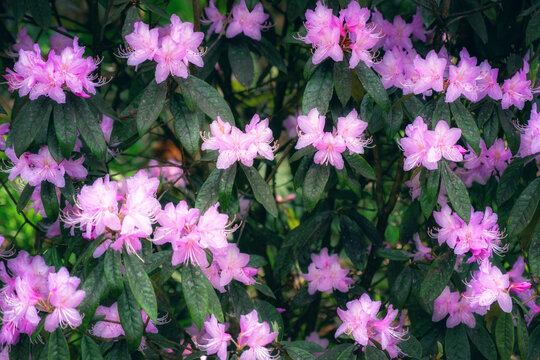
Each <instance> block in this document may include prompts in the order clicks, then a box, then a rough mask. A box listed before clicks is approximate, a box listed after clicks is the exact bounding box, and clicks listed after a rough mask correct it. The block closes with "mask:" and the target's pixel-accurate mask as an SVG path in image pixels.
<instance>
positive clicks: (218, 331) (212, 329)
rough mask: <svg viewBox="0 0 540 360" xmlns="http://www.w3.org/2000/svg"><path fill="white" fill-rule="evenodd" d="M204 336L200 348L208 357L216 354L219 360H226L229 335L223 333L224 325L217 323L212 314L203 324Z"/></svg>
mask: <svg viewBox="0 0 540 360" xmlns="http://www.w3.org/2000/svg"><path fill="white" fill-rule="evenodd" d="M204 330H205V332H204V335H203V337H202V338H201V340H200V341H201V342H200V345H199V346H200V348H201V350H203V351H206V353H207V354H208V355H212V354H216V355H217V357H218V358H219V359H220V360H226V359H227V345H228V343H229V342H230V341H231V339H232V337H231V335H230V334H228V333H226V332H225V325H224V324H220V323H218V321H217V319H216V317H215V316H214V314H212V315H210V318H209V319H208V320H206V321H205V322H204Z"/></svg>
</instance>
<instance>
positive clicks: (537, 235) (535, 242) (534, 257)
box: [529, 225, 540, 276]
mask: <svg viewBox="0 0 540 360" xmlns="http://www.w3.org/2000/svg"><path fill="white" fill-rule="evenodd" d="M529 269H530V270H531V274H533V275H535V276H540V225H538V226H537V227H536V229H535V230H534V232H533V236H532V240H531V244H530V245H529Z"/></svg>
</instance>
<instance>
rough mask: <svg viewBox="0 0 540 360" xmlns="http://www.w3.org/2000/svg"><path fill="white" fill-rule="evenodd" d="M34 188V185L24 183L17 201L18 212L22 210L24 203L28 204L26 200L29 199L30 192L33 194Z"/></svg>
mask: <svg viewBox="0 0 540 360" xmlns="http://www.w3.org/2000/svg"><path fill="white" fill-rule="evenodd" d="M35 188H36V187H35V186H30V184H26V186H25V187H24V189H23V191H22V192H21V195H19V201H17V212H18V213H19V214H20V213H21V212H22V211H23V210H24V208H25V207H26V204H28V201H30V198H31V197H32V194H34V190H35Z"/></svg>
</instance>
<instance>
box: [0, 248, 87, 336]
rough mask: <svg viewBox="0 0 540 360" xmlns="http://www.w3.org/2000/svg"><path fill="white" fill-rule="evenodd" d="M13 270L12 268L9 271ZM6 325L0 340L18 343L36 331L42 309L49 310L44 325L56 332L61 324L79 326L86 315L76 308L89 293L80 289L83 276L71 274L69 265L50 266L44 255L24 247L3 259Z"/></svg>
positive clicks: (0, 300)
mask: <svg viewBox="0 0 540 360" xmlns="http://www.w3.org/2000/svg"><path fill="white" fill-rule="evenodd" d="M8 270H9V271H8ZM0 281H2V282H3V283H4V284H5V285H4V287H3V288H2V290H1V291H0V311H1V313H2V328H1V329H0V344H2V346H5V345H7V346H10V345H14V344H16V343H17V342H18V341H19V337H20V334H27V335H29V336H30V335H32V333H33V332H34V330H35V329H36V327H37V326H38V324H39V322H40V321H41V318H40V314H39V312H40V311H42V312H45V313H47V315H46V317H45V322H44V328H45V330H46V331H48V332H53V331H54V330H55V329H56V328H57V327H58V326H59V325H60V326H62V327H63V328H65V327H66V326H71V327H73V328H74V327H77V326H79V325H80V324H81V323H82V316H81V314H80V313H79V311H78V310H77V309H76V307H77V306H79V304H80V303H81V302H82V300H83V299H84V297H85V295H86V294H85V292H84V291H83V290H77V287H78V286H79V283H80V279H79V278H77V277H74V276H69V272H68V270H67V269H66V268H64V267H62V268H60V270H58V272H55V271H54V267H53V266H47V264H45V261H44V260H43V258H42V257H41V256H34V257H32V256H30V255H29V254H28V253H27V252H26V251H20V252H19V253H18V255H17V257H16V258H13V259H9V260H7V269H6V266H5V263H3V262H2V263H0Z"/></svg>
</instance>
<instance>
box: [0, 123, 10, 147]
mask: <svg viewBox="0 0 540 360" xmlns="http://www.w3.org/2000/svg"><path fill="white" fill-rule="evenodd" d="M9 126H10V123H4V124H1V125H0V150H1V151H5V150H6V139H4V137H3V136H1V135H6V134H8V133H9Z"/></svg>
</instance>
